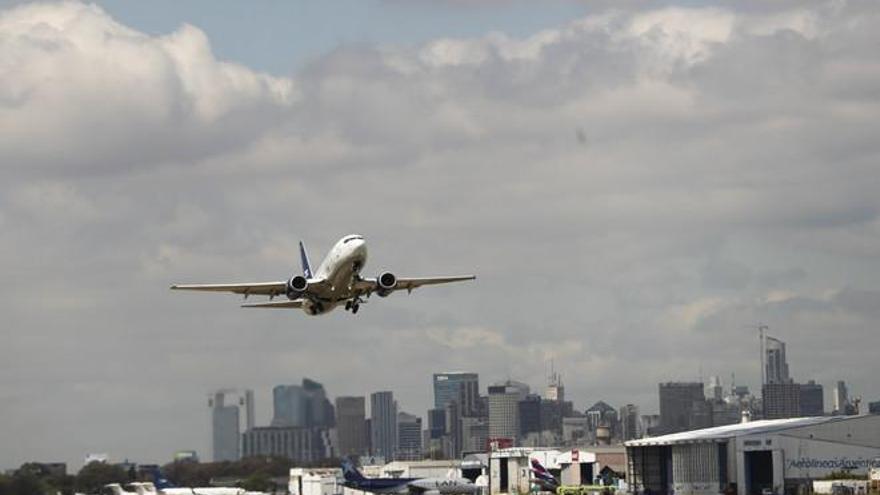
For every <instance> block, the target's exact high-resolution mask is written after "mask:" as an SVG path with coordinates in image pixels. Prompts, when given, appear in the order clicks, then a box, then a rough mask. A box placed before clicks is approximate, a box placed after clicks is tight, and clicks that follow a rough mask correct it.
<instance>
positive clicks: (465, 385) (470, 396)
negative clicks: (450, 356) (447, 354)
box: [434, 371, 480, 416]
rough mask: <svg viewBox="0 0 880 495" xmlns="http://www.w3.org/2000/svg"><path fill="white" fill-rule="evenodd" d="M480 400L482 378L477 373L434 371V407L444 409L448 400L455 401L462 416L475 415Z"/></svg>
mask: <svg viewBox="0 0 880 495" xmlns="http://www.w3.org/2000/svg"><path fill="white" fill-rule="evenodd" d="M479 400H480V380H479V375H477V374H476V373H467V372H461V371H452V372H445V373H434V409H443V408H444V407H445V406H446V404H447V403H448V402H451V401H455V402H458V404H459V410H460V412H461V415H462V416H475V415H476V414H477V411H478V409H479Z"/></svg>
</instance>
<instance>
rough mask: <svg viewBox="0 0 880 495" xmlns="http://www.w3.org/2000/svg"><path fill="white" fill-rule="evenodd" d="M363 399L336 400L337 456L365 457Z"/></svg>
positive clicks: (365, 419)
mask: <svg viewBox="0 0 880 495" xmlns="http://www.w3.org/2000/svg"><path fill="white" fill-rule="evenodd" d="M365 406H366V404H365V399H364V398H363V397H337V398H336V436H337V445H338V446H339V447H338V450H339V455H341V456H343V457H345V456H351V455H357V456H361V455H366V454H367V453H369V449H368V448H367V418H366V407H365Z"/></svg>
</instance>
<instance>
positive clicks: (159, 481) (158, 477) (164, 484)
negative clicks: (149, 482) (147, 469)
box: [151, 468, 177, 490]
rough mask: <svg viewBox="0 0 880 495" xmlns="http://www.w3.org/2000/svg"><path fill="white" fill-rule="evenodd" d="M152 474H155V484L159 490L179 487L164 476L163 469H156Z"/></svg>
mask: <svg viewBox="0 0 880 495" xmlns="http://www.w3.org/2000/svg"><path fill="white" fill-rule="evenodd" d="M151 474H152V475H153V486H155V487H156V489H157V490H164V489H166V488H177V487H176V486H175V485H174V483H172V482H170V481H168V479H167V478H165V477H164V476H162V471H160V470H159V468H156V469H154V470H153V472H152V473H151Z"/></svg>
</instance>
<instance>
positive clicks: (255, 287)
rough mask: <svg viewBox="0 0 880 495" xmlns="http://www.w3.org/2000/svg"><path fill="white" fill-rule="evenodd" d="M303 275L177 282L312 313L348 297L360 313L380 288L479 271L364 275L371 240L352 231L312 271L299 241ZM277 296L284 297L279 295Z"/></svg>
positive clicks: (386, 291)
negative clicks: (418, 275) (420, 275)
mask: <svg viewBox="0 0 880 495" xmlns="http://www.w3.org/2000/svg"><path fill="white" fill-rule="evenodd" d="M299 254H300V262H301V263H302V275H294V276H292V277H290V278H289V279H287V280H280V281H275V282H253V283H248V282H246V283H232V284H176V285H172V286H171V289H173V290H198V291H209V292H232V293H234V294H242V295H244V297H245V299H247V297H248V296H251V295H261V296H269V300H268V301H264V302H258V303H250V304H247V303H246V304H242V307H243V308H299V309H302V310H303V311H305V313H306V314H309V315H320V314H325V313H329V312H330V311H332V310H333V309H334V308H335V307H336V306H337V305H339V304H341V303H345V310H346V311H351V313H352V314H356V313H357V312H358V309H359V308H360V305H361V303H363V302H365V301H364V298H369V297H370V295H371V294H373V293H376V294H378V295H379V296H380V297H388V296H389V295H390V294H391V293H392V292H394V291H398V290H406V291H407V293H411V292H412V290H413V289H416V288H418V287H422V286H424V285H437V284H446V283H450V282H459V281H462V280H474V279H475V278H476V277H475V276H474V275H462V276H455V277H423V278H403V277H397V276H396V275H394V274H393V273H391V272H383V273H381V274H379V276H378V277H376V278H362V277H361V275H360V272H361V270H362V269H363V267H364V264H365V263H366V261H367V244H366V241H365V240H364V237H363V236H361V235H357V234H353V235H347V236H345V237H343V238H342V239H340V240H339V242H337V243H336V244H335V245H334V246H333V248H331V249H330V252H329V253H328V254H327V257H326V258H324V261H323V262H321V264H320V265H319V266H318V269H317V270H315V271H313V270H312V264H311V262H310V261H309V256H308V254H307V253H306V248H305V246H304V245H303V243H302V242H300V243H299ZM277 296H286V298H285V299H284V300H280V301H274V299H275V297H277Z"/></svg>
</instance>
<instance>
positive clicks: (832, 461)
mask: <svg viewBox="0 0 880 495" xmlns="http://www.w3.org/2000/svg"><path fill="white" fill-rule="evenodd" d="M625 445H626V453H627V482H628V484H629V489H630V491H631V492H632V493H651V494H653V495H665V494H672V493H675V494H676V495H709V494H718V493H729V492H731V491H733V490H735V491H736V493H737V494H738V495H760V494H761V493H766V492H768V491H769V492H772V493H778V494H782V493H799V491H798V490H800V489H801V487H807V486H808V485H809V484H810V483H811V482H812V481H813V480H816V479H820V478H823V477H825V476H827V475H829V474H831V472H833V471H841V470H848V471H849V472H851V473H853V474H862V475H866V474H868V472H869V471H870V469H871V468H872V467H880V416H878V415H863V416H826V417H810V418H790V419H775V420H761V421H753V422H746V423H740V424H735V425H727V426H719V427H715V428H706V429H702V430H694V431H686V432H681V433H674V434H670V435H664V436H659V437H654V438H643V439H641V440H632V441H629V442H626V444H625Z"/></svg>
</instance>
